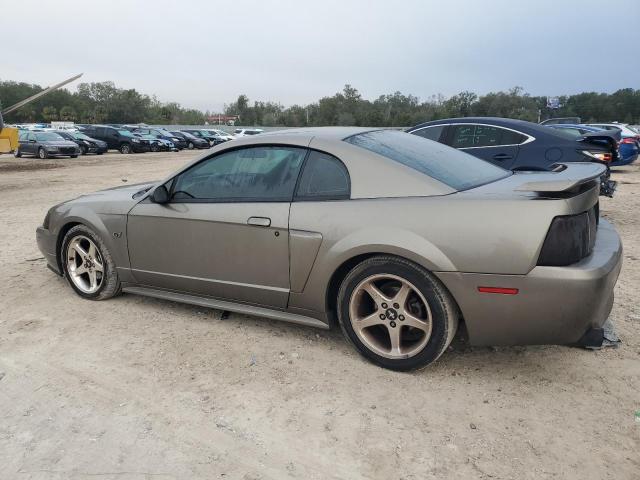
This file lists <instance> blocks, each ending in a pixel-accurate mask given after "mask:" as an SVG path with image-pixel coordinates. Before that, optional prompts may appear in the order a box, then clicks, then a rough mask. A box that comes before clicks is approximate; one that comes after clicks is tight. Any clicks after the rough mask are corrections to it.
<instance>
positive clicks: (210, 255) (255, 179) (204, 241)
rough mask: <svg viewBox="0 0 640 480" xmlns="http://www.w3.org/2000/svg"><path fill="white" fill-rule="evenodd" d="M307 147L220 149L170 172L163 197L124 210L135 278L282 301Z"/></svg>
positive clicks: (247, 299)
mask: <svg viewBox="0 0 640 480" xmlns="http://www.w3.org/2000/svg"><path fill="white" fill-rule="evenodd" d="M305 155H306V149H304V148H298V147H288V146H252V147H245V148H242V149H234V150H231V151H229V150H226V151H223V152H220V153H219V154H217V155H214V156H212V157H209V158H207V159H205V160H203V161H201V162H198V163H197V164H196V165H193V166H191V167H190V168H189V169H187V170H186V171H184V172H182V173H180V174H179V175H177V176H176V177H174V178H173V179H172V180H171V181H170V182H168V183H167V184H166V185H167V187H168V190H169V198H170V200H169V203H167V204H162V205H160V204H156V203H153V202H152V201H151V200H150V199H146V200H144V201H142V202H141V203H139V204H138V205H136V206H135V207H134V208H133V209H132V210H131V212H130V213H129V218H128V222H127V237H128V247H129V256H130V264H131V268H132V274H133V275H134V277H135V279H136V280H137V281H138V282H139V283H141V284H144V285H150V286H155V287H159V288H163V289H170V290H175V291H181V292H187V293H192V294H198V295H204V296H209V297H215V298H221V299H227V300H232V301H237V302H244V303H251V304H256V305H264V306H269V307H276V308H284V307H286V305H287V301H288V297H289V290H290V283H289V243H288V229H289V209H290V204H291V200H292V197H293V192H294V189H295V184H296V181H297V178H298V174H299V171H300V167H301V165H302V162H303V159H304V157H305Z"/></svg>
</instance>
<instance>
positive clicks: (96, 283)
mask: <svg viewBox="0 0 640 480" xmlns="http://www.w3.org/2000/svg"><path fill="white" fill-rule="evenodd" d="M66 261H67V271H68V272H69V278H70V279H71V281H72V282H73V284H74V285H75V286H76V287H77V288H78V289H79V290H80V291H82V292H83V293H95V292H97V291H98V290H99V289H100V287H101V286H102V282H103V280H104V261H103V259H102V255H101V254H100V251H99V250H98V247H96V244H95V243H93V240H91V239H90V238H89V237H86V236H84V235H78V236H77V237H74V238H73V239H72V240H71V241H70V242H69V245H68V246H67V257H66Z"/></svg>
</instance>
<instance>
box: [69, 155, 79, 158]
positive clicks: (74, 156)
mask: <svg viewBox="0 0 640 480" xmlns="http://www.w3.org/2000/svg"><path fill="white" fill-rule="evenodd" d="M70 156H71V158H78V155H70Z"/></svg>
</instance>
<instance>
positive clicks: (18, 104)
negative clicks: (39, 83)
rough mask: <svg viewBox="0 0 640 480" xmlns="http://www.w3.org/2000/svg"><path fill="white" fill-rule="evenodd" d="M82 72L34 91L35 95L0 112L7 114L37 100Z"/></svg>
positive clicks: (74, 78) (77, 77)
mask: <svg viewBox="0 0 640 480" xmlns="http://www.w3.org/2000/svg"><path fill="white" fill-rule="evenodd" d="M82 75H83V74H82V73H80V74H78V75H76V76H74V77H71V78H68V79H67V80H65V81H64V82H60V83H56V84H55V85H53V86H52V87H47V88H45V89H44V90H42V91H41V92H38V93H36V94H35V95H32V96H30V97H29V98H25V99H24V100H22V101H20V102H18V103H16V104H15V105H11V106H10V107H9V108H5V109H4V110H2V112H1V113H3V114H5V115H6V114H7V113H11V112H13V111H14V110H17V109H18V108H20V107H23V106H24V105H26V104H27V103H31V102H33V101H34V100H37V99H38V98H40V97H42V96H43V95H46V94H47V93H49V92H53V91H54V90H57V89H58V88H60V87H63V86H65V85H66V84H67V83H71V82H73V81H74V80H77V79H79V78H80V77H81V76H82Z"/></svg>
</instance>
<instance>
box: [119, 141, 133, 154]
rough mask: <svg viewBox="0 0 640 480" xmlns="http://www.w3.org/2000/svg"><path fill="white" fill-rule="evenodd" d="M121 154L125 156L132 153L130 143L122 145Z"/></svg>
mask: <svg viewBox="0 0 640 480" xmlns="http://www.w3.org/2000/svg"><path fill="white" fill-rule="evenodd" d="M120 153H122V154H124V155H127V154H129V153H131V145H129V144H128V143H123V144H122V145H120Z"/></svg>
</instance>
